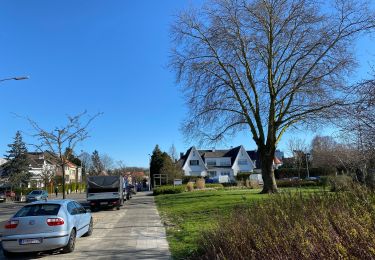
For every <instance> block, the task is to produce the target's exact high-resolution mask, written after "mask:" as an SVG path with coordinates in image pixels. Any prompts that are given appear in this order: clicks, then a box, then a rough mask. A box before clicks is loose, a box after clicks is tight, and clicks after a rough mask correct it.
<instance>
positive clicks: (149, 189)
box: [148, 154, 151, 191]
mask: <svg viewBox="0 0 375 260" xmlns="http://www.w3.org/2000/svg"><path fill="white" fill-rule="evenodd" d="M148 156H149V157H150V160H149V166H148V191H151V154H148Z"/></svg>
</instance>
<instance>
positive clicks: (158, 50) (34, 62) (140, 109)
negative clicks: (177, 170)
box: [0, 0, 375, 166]
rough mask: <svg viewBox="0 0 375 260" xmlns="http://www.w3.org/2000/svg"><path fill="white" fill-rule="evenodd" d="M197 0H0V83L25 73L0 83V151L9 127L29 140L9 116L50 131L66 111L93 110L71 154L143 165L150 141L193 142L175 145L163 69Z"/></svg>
mask: <svg viewBox="0 0 375 260" xmlns="http://www.w3.org/2000/svg"><path fill="white" fill-rule="evenodd" d="M201 2H202V1H199V0H195V1H182V0H181V1H176V0H163V1H153V0H137V1H130V0H129V1H125V0H108V1H98V0H90V1H88V0H86V1H83V0H64V1H47V0H35V1H21V0H2V1H1V2H0V57H1V58H0V79H2V78H7V77H12V76H19V75H28V76H30V79H29V80H24V81H6V82H2V83H0V157H1V156H2V155H3V154H5V151H6V150H7V147H6V145H7V144H9V143H11V142H12V139H13V137H14V135H15V132H16V131H17V130H22V131H23V132H24V133H25V134H24V135H25V136H24V138H25V139H26V141H27V142H28V143H33V142H35V140H33V139H32V138H31V137H30V136H28V135H27V134H28V133H32V129H31V128H30V126H29V124H28V123H27V122H26V121H24V120H22V119H20V118H18V117H15V116H14V114H13V113H15V114H18V115H22V116H28V117H30V118H33V119H34V120H35V121H37V122H39V123H40V124H41V125H42V126H43V127H44V128H48V129H50V128H53V127H54V126H59V125H62V124H63V123H64V120H65V116H66V115H67V114H70V115H73V114H77V113H80V112H82V111H84V110H87V111H88V112H89V113H91V114H95V113H97V112H103V113H104V114H103V115H102V116H101V117H100V118H98V119H97V120H96V121H95V122H94V123H93V124H92V125H91V127H90V132H91V138H90V139H88V140H87V141H85V142H84V143H83V144H82V145H81V146H80V147H79V148H78V150H81V149H83V150H85V151H87V152H89V153H91V152H92V151H93V150H94V149H97V150H98V151H99V152H100V153H106V154H108V155H110V156H111V157H113V158H114V159H115V160H122V161H123V162H125V164H126V165H128V166H147V165H148V160H149V158H148V154H149V153H151V151H152V150H153V148H154V147H155V145H156V144H159V145H160V147H161V148H162V149H163V150H166V151H168V149H169V147H170V146H171V145H172V144H174V145H175V146H176V148H177V150H178V152H182V151H186V149H187V148H188V147H189V146H190V145H194V144H196V142H195V141H194V140H192V141H191V142H190V143H186V142H184V138H183V136H182V134H181V133H180V131H179V127H180V124H181V122H182V120H183V118H184V117H185V115H186V113H187V111H186V108H185V105H184V99H183V96H182V94H181V92H180V91H179V89H178V87H177V86H176V85H175V80H174V74H173V73H172V72H170V71H169V69H168V68H166V65H167V63H168V55H169V50H170V39H169V28H170V24H171V23H172V22H173V20H174V17H173V15H174V14H175V13H176V12H177V11H178V10H181V9H183V8H186V7H188V6H189V5H191V4H192V5H196V4H199V3H201ZM370 42H371V39H369V38H367V39H365V40H362V41H361V42H360V43H359V48H357V49H358V55H359V59H360V69H359V71H358V73H359V74H360V75H365V74H366V71H367V70H368V68H369V64H370V63H369V62H370V61H371V59H373V58H374V54H375V50H374V48H373V47H371V45H370ZM327 131H328V132H329V129H328V130H324V131H323V130H319V132H323V133H324V132H327ZM295 134H296V133H293V135H295ZM297 134H298V133H297ZM312 135H313V133H311V134H308V136H307V138H308V140H309V139H311V136H312ZM304 137H306V135H305V134H304ZM288 138H290V136H289V137H288V135H287V136H286V137H285V138H284V141H283V142H282V143H281V144H280V148H281V149H286V140H287V139H288ZM239 144H243V145H244V146H245V147H246V148H247V149H255V144H254V143H253V142H252V139H251V137H250V136H249V135H248V134H247V133H240V134H239V135H238V136H237V137H236V138H234V139H233V140H231V141H230V142H227V143H226V144H222V145H221V146H220V147H218V148H225V147H229V146H236V145H239ZM78 152H79V151H78Z"/></svg>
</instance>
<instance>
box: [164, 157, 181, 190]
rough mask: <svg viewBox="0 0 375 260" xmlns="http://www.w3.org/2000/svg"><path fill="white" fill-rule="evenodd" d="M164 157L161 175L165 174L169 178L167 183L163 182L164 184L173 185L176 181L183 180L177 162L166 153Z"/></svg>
mask: <svg viewBox="0 0 375 260" xmlns="http://www.w3.org/2000/svg"><path fill="white" fill-rule="evenodd" d="M162 157H163V166H162V168H161V169H160V173H161V174H165V175H166V176H167V178H168V179H167V182H166V183H165V182H162V184H173V180H174V179H180V178H182V170H181V168H180V167H178V166H177V164H176V160H175V159H173V157H171V156H170V155H169V154H167V153H166V152H164V153H163V154H162Z"/></svg>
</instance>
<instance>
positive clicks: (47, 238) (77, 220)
mask: <svg viewBox="0 0 375 260" xmlns="http://www.w3.org/2000/svg"><path fill="white" fill-rule="evenodd" d="M92 230H93V221H92V216H91V213H90V211H89V210H86V209H85V208H83V207H82V205H81V204H79V203H78V202H76V201H74V200H53V201H52V200H51V201H48V202H45V201H37V202H33V203H30V204H27V205H25V206H24V207H23V208H21V209H20V210H19V211H18V212H17V213H16V214H15V215H14V216H13V217H11V218H10V219H9V220H8V222H7V223H6V224H5V226H4V231H3V237H2V241H1V243H2V247H3V254H4V255H5V256H7V257H10V256H12V255H14V254H15V253H21V252H40V251H46V250H54V249H62V252H64V253H69V252H72V251H74V247H75V242H76V238H79V237H81V236H90V235H91V234H92Z"/></svg>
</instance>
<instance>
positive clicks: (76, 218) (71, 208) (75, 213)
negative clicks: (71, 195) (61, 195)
mask: <svg viewBox="0 0 375 260" xmlns="http://www.w3.org/2000/svg"><path fill="white" fill-rule="evenodd" d="M67 210H68V213H69V214H70V216H71V218H70V219H71V220H72V222H73V223H71V226H74V227H75V228H76V230H77V234H78V231H79V228H80V227H79V225H80V220H81V215H80V214H79V210H78V209H77V206H76V204H75V203H74V201H70V202H69V203H68V205H67Z"/></svg>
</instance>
